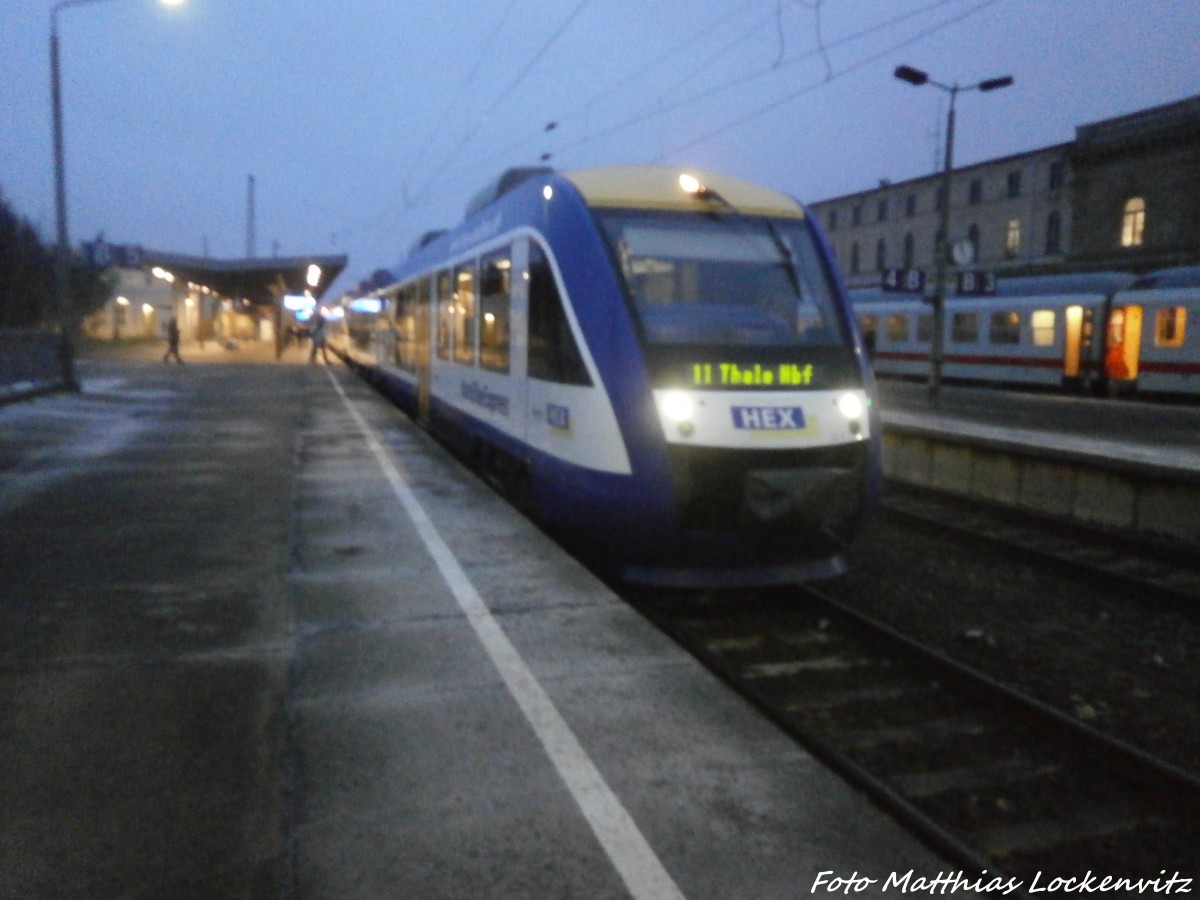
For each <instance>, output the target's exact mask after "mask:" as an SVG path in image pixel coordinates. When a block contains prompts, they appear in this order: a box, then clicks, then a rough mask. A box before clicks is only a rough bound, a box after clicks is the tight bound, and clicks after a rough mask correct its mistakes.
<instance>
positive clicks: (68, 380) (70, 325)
mask: <svg viewBox="0 0 1200 900" xmlns="http://www.w3.org/2000/svg"><path fill="white" fill-rule="evenodd" d="M103 2H107V0H59V2H58V3H56V4H54V6H53V8H51V10H50V103H51V107H52V110H53V117H54V212H55V220H56V225H57V234H58V241H57V245H56V249H55V253H54V294H55V300H56V301H57V302H56V305H57V307H58V314H59V318H60V319H61V326H60V327H61V334H60V335H59V345H58V355H59V360H60V362H61V364H62V377H63V383H64V385H65V387H66V388H67V390H70V391H77V390H79V379H78V378H77V377H76V375H75V333H74V332H75V309H74V304H73V303H72V302H71V291H70V288H69V286H68V284H67V281H68V275H69V272H70V266H71V244H70V239H69V238H68V236H67V175H66V165H65V163H64V152H63V116H62V72H61V66H60V52H59V46H58V14H59V13H60V12H61V11H62V10H64V9H67V8H68V7H71V6H83V5H84V4H87V3H103ZM161 2H163V3H165V4H166V5H168V6H178V5H179V4H181V3H182V2H183V0H161Z"/></svg>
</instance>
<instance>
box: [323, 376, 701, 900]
mask: <svg viewBox="0 0 1200 900" xmlns="http://www.w3.org/2000/svg"><path fill="white" fill-rule="evenodd" d="M326 374H327V375H328V376H329V380H330V382H331V383H332V384H333V386H334V388H335V389H336V390H337V392H338V395H339V396H340V397H341V398H342V402H343V403H344V404H345V405H346V409H347V410H349V412H350V416H351V418H353V419H354V421H355V423H356V424H357V425H358V428H359V430H360V431H361V432H362V434H363V437H364V438H365V439H366V441H367V446H368V447H369V448H370V450H371V453H372V454H374V456H375V459H376V461H377V462H378V463H379V467H380V469H382V470H383V474H384V477H386V478H387V480H388V483H389V484H390V485H391V488H392V493H394V494H395V495H396V499H397V500H399V501H400V505H401V506H403V507H404V511H405V512H406V513H407V514H408V517H409V518H410V519H411V520H412V523H413V525H414V526H415V527H416V529H417V533H418V534H420V536H421V540H422V541H423V542H424V544H425V548H426V549H427V550H428V551H429V555H430V556H431V557H432V558H433V561H434V562H435V563H436V564H437V567H438V570H439V571H440V572H441V573H442V578H443V579H444V580H445V582H446V585H447V587H449V588H450V591H451V593H453V594H454V599H455V600H457V601H458V605H459V608H461V609H462V611H463V614H464V615H465V616H466V617H467V621H468V622H470V623H471V627H472V628H473V629H474V630H475V635H476V637H478V639H479V642H480V643H481V644H482V645H483V648H484V650H485V651H486V652H487V654H488V656H489V657H490V658H491V660H492V663H493V665H495V667H496V670H497V671H498V672H499V673H500V677H501V679H503V681H504V684H505V685H506V686H507V688H508V691H509V693H510V694H511V695H512V697H513V699H514V700H516V702H517V705H518V706H519V707H520V708H521V712H523V713H524V714H525V718H526V719H527V720H528V722H529V724H530V726H531V727H532V728H533V730H534V733H535V734H536V735H537V737H538V740H539V741H541V743H542V747H543V748H544V749H545V751H546V754H547V755H548V756H549V757H550V760H551V762H553V763H554V767H555V769H557V770H558V774H559V776H560V777H561V778H562V780H563V782H564V783H565V784H566V786H567V789H568V790H569V791H570V792H571V796H572V797H574V798H575V802H576V803H577V804H578V805H579V809H580V811H581V812H582V813H583V816H584V818H585V819H587V823H588V825H590V826H591V829H592V831H593V832H594V833H595V835H596V838H597V839H598V840H599V841H600V844H601V846H603V848H604V851H605V853H607V854H608V858H609V859H610V860H611V861H612V864H613V866H614V867H615V868H616V870H617V872H618V873H619V874H620V876H621V878H622V880H623V881H624V882H625V886H626V887H627V888H628V889H629V892H630V893H631V894H632V895H633V896H634V897H635V898H644V900H671V898H679V900H683V893H682V892H681V891H680V890H679V887H678V886H677V885H676V884H675V882H674V880H673V879H672V878H671V876H670V875H669V874H668V873H667V870H666V869H665V868H664V867H663V864H662V862H661V861H660V860H659V858H658V856H657V855H656V854H655V853H654V850H653V849H651V847H650V845H649V843H647V841H646V838H645V836H644V835H643V834H642V832H641V830H640V829H639V828H638V826H637V823H636V822H634V821H633V817H632V816H630V815H629V813H628V811H626V809H625V807H624V806H623V805H622V804H621V801H620V800H619V799H618V798H617V795H616V794H614V793H613V791H612V789H611V788H610V787H609V786H608V783H607V782H606V781H605V780H604V776H602V775H601V774H600V771H599V769H597V768H596V765H595V763H593V762H592V760H591V758H590V757H589V756H588V755H587V752H586V751H585V750H584V749H583V746H582V745H581V744H580V743H579V739H578V738H576V737H575V734H574V732H572V731H571V728H570V726H569V725H567V723H566V721H565V720H564V719H563V717H562V715H561V714H560V713H559V711H558V709H557V708H556V707H555V706H554V703H553V702H552V701H551V700H550V697H549V695H547V693H546V691H545V689H544V688H543V687H542V686H541V684H540V683H539V682H538V680H537V678H535V677H534V674H533V672H531V671H530V670H529V666H528V665H527V664H526V663H525V660H524V659H523V658H522V657H521V655H520V653H518V652H517V649H516V647H514V646H513V644H512V641H510V640H509V639H508V635H507V634H505V633H504V629H502V628H501V627H500V623H499V622H497V621H496V619H495V617H494V616H493V615H492V612H491V610H490V609H488V606H487V604H486V603H485V602H484V600H483V598H482V597H481V596H480V595H479V592H478V591H477V590H476V589H475V586H474V585H473V584H472V583H471V579H470V578H468V577H467V573H466V572H465V571H463V568H462V566H461V565H459V562H458V559H457V558H456V557H455V556H454V553H453V552H452V551H451V550H450V548H449V546H447V544H446V542H445V541H444V540H442V536H441V535H440V534H439V533H438V530H437V528H436V527H435V526H434V524H433V521H432V520H431V519H430V518H429V516H428V515H427V514H426V512H425V509H424V507H422V506H421V504H420V502H419V501H418V500H417V497H416V495H415V494H414V493H413V492H412V490H411V489H410V488H409V486H408V483H407V482H406V481H405V480H404V476H403V475H402V474H401V473H400V470H399V469H398V468H397V466H396V464H395V463H394V462H393V461H392V458H391V456H389V455H388V453H387V451H386V450H385V449H384V447H383V444H382V442H381V441H380V440H379V438H378V437H376V435H375V432H374V430H373V429H372V428H371V426H370V425H369V424H367V421H366V419H364V418H363V417H362V415H361V414H360V413H359V412H358V410H357V409H355V408H354V406H353V404H352V403H351V402H350V398H349V397H347V396H346V392H345V391H343V390H342V386H341V385H340V384H339V383H338V381H337V378H336V377H335V376H334V375H333V373H332V372H328V371H327V372H326Z"/></svg>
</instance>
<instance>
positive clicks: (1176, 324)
mask: <svg viewBox="0 0 1200 900" xmlns="http://www.w3.org/2000/svg"><path fill="white" fill-rule="evenodd" d="M1186 333H1187V308H1186V307H1183V306H1172V307H1168V308H1167V309H1160V310H1159V311H1158V312H1157V313H1155V316H1154V346H1155V347H1182V346H1183V338H1184V335H1185V334H1186Z"/></svg>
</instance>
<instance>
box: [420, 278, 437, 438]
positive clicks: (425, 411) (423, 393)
mask: <svg viewBox="0 0 1200 900" xmlns="http://www.w3.org/2000/svg"><path fill="white" fill-rule="evenodd" d="M432 293H433V292H432V291H431V283H430V278H428V277H426V278H422V279H421V281H420V283H419V286H418V288H417V321H416V329H417V334H416V340H417V421H418V422H420V423H421V424H422V425H423V426H425V427H429V396H430V378H431V373H430V368H431V367H430V357H431V356H432V355H433V352H432V347H431V346H430V335H431V334H432V329H431V327H430V324H431V322H432V321H433V310H432V306H433V300H432V297H431V294H432Z"/></svg>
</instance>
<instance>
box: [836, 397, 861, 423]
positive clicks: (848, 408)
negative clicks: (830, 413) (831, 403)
mask: <svg viewBox="0 0 1200 900" xmlns="http://www.w3.org/2000/svg"><path fill="white" fill-rule="evenodd" d="M837 405H838V409H839V410H841V412H842V415H843V416H845V417H846V418H847V419H857V418H859V417H861V416H862V414H863V402H862V398H861V397H859V396H858V394H842V396H840V397H838V401H837Z"/></svg>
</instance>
